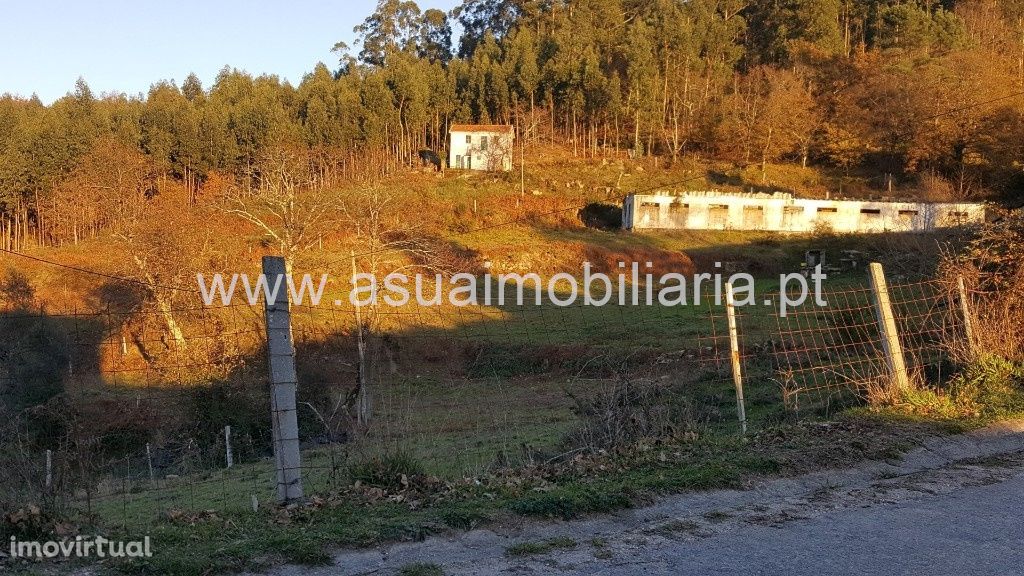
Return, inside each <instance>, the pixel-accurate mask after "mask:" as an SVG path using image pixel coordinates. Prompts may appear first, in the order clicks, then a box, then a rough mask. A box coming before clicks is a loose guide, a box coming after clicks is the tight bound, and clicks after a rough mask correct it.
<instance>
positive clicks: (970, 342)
mask: <svg viewBox="0 0 1024 576" xmlns="http://www.w3.org/2000/svg"><path fill="white" fill-rule="evenodd" d="M956 288H957V292H958V293H959V296H960V298H959V299H960V315H961V316H962V317H963V321H964V338H966V340H967V352H968V353H969V354H974V343H975V340H974V317H973V316H972V315H971V300H970V295H969V294H968V293H967V285H966V284H965V283H964V277H963V276H959V277H957V279H956Z"/></svg>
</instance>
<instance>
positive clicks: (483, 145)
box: [480, 136, 487, 152]
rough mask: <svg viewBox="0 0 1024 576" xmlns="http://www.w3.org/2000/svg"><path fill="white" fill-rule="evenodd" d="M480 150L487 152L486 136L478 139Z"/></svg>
mask: <svg viewBox="0 0 1024 576" xmlns="http://www.w3.org/2000/svg"><path fill="white" fill-rule="evenodd" d="M480 150H482V151H484V152H487V136H481V137H480Z"/></svg>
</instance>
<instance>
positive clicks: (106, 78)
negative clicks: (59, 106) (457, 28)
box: [0, 0, 460, 103]
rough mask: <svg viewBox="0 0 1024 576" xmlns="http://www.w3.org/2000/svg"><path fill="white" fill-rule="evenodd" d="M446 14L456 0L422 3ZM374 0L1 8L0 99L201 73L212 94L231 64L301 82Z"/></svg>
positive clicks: (7, 2)
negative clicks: (218, 77)
mask: <svg viewBox="0 0 1024 576" xmlns="http://www.w3.org/2000/svg"><path fill="white" fill-rule="evenodd" d="M417 3H418V4H419V6H420V9H422V10H426V9H428V8H440V9H442V10H445V11H448V10H450V9H451V8H453V7H454V6H455V5H456V4H458V3H460V2H459V0H420V1H419V2H417ZM376 5H377V2H376V0H290V1H287V2H280V1H279V2H261V1H260V0H250V1H247V2H246V1H242V0H206V1H197V0H162V1H153V0H135V1H123V0H117V1H115V0H96V1H81V0H67V1H65V2H52V1H47V0H35V1H26V0H0V14H2V17H0V94H3V93H12V94H18V95H21V96H25V97H28V96H31V95H32V94H33V93H35V94H37V95H38V96H39V98H40V99H41V100H42V101H43V102H45V103H50V102H52V101H53V100H55V99H57V98H60V97H61V96H63V95H65V94H66V93H68V92H70V91H72V90H73V89H74V85H75V80H77V79H78V77H82V78H84V79H85V80H86V82H88V83H89V87H90V88H91V89H92V91H93V93H94V94H102V93H107V92H124V93H126V94H129V95H136V94H140V93H141V94H145V93H146V92H147V91H148V90H149V87H150V85H152V84H153V83H155V82H156V81H158V80H170V79H173V80H174V81H175V82H177V84H178V85H179V86H180V85H181V82H182V80H184V79H185V77H186V76H188V74H189V72H195V73H196V74H197V75H198V76H199V79H200V80H202V81H203V86H204V87H206V88H209V86H210V84H212V82H213V79H214V78H215V77H216V75H217V72H218V71H219V70H220V69H222V68H223V67H224V66H225V65H229V66H231V67H234V68H239V69H242V70H246V71H248V72H250V73H252V74H263V73H267V74H276V75H278V76H279V77H281V78H283V79H287V80H289V81H291V83H292V84H298V83H299V81H301V80H302V76H303V75H304V74H306V73H307V72H310V71H312V69H313V67H314V66H315V65H316V63H317V62H324V63H325V64H327V65H328V66H329V67H330V68H331V69H333V68H335V66H336V65H337V62H338V57H337V55H336V54H333V53H332V52H331V47H333V46H334V44H335V43H336V42H338V41H339V40H342V41H344V42H346V43H347V44H348V45H349V46H352V45H353V40H354V38H355V34H354V33H353V32H352V27H353V26H355V25H357V24H359V23H360V22H362V21H363V20H364V19H365V18H366V17H367V16H369V15H370V14H371V13H372V12H373V10H374V9H375V8H376Z"/></svg>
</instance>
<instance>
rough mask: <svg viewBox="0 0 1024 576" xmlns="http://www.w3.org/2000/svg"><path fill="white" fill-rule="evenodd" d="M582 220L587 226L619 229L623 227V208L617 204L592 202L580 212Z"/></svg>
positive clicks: (601, 228)
mask: <svg viewBox="0 0 1024 576" xmlns="http://www.w3.org/2000/svg"><path fill="white" fill-rule="evenodd" d="M578 215H579V217H580V222H583V225H584V226H586V227H587V228H597V229H598V230H618V229H619V228H622V208H621V207H619V206H617V205H615V204H605V203H603V202H591V203H590V204H587V205H586V206H584V207H583V208H581V209H580V211H579V212H578Z"/></svg>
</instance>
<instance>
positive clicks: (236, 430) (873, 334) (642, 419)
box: [0, 273, 964, 526]
mask: <svg viewBox="0 0 1024 576" xmlns="http://www.w3.org/2000/svg"><path fill="white" fill-rule="evenodd" d="M641 293H642V292H641ZM888 295H889V299H890V300H891V308H892V315H893V316H894V318H895V321H896V326H897V331H898V340H899V343H900V344H901V348H902V353H903V355H904V356H905V359H906V365H907V367H908V371H909V372H910V373H911V374H912V375H914V377H919V378H921V379H922V380H923V381H927V382H930V383H936V382H941V381H942V380H943V379H944V378H946V377H948V376H949V371H950V364H949V353H948V346H949V342H950V340H951V339H954V340H955V339H962V338H963V333H964V318H963V315H962V313H961V312H962V307H961V306H960V305H959V301H958V299H957V298H958V295H957V293H956V291H955V289H954V290H951V289H949V287H948V286H946V285H945V284H944V283H942V282H939V281H936V280H924V281H917V282H904V283H899V284H894V285H892V286H889V287H888ZM876 296H877V294H876V293H875V291H874V290H873V288H872V287H870V286H869V285H868V284H867V282H866V277H860V274H859V273H850V274H849V275H848V276H846V277H843V278H839V279H836V280H834V281H831V280H830V282H829V283H827V284H826V285H825V290H824V292H823V294H822V297H823V298H824V300H825V301H826V302H827V305H825V306H820V305H817V304H816V303H815V302H813V301H808V302H806V303H804V304H801V305H798V306H793V305H787V310H786V314H785V315H782V314H781V312H782V306H783V301H784V300H786V302H787V303H788V300H787V297H788V295H786V294H779V293H777V292H776V293H767V294H764V295H759V296H758V298H763V301H760V302H758V303H757V305H754V306H740V307H735V308H733V309H732V310H730V307H729V306H728V305H727V303H726V302H724V301H716V300H715V296H714V295H713V294H710V293H707V294H703V295H702V297H701V298H700V299H699V300H700V302H699V304H697V303H693V304H691V305H689V306H685V307H683V306H665V305H658V304H655V305H651V306H648V305H645V304H639V305H632V304H630V303H629V300H630V299H629V298H626V299H625V300H626V303H624V304H619V303H618V298H617V295H613V298H612V299H611V300H612V303H611V304H609V305H606V306H587V305H583V304H574V305H571V306H556V305H555V304H554V303H552V302H547V301H545V302H542V303H541V304H540V305H533V304H532V303H530V304H527V305H524V306H512V305H510V306H492V307H455V306H447V305H444V306H437V307H430V308H423V307H413V306H411V305H410V306H405V307H399V308H380V309H367V308H364V309H362V310H360V313H361V318H362V322H363V325H362V330H361V329H360V325H359V324H358V323H357V322H356V321H355V318H356V315H355V310H354V309H352V308H351V307H347V306H334V307H330V306H321V307H317V306H292V308H291V332H292V336H293V340H294V349H295V360H296V367H297V374H298V393H297V413H298V429H299V440H300V444H301V448H302V483H303V487H304V489H305V492H306V494H307V495H308V494H318V493H329V492H332V491H336V490H339V489H341V488H343V487H345V486H348V485H351V483H352V482H353V480H354V479H358V478H360V477H361V476H360V475H361V474H365V470H366V463H367V462H372V461H373V460H374V459H377V460H380V459H381V458H385V457H391V458H394V457H402V458H406V459H408V460H409V461H412V462H415V467H416V468H417V469H420V470H421V471H422V472H423V473H424V474H429V475H435V476H437V477H439V478H447V479H456V478H463V477H467V476H470V477H471V476H477V475H482V474H486V473H488V472H493V471H496V470H500V469H502V468H507V467H518V466H530V465H535V464H537V463H543V462H550V461H554V460H557V459H559V458H563V457H566V455H571V454H574V453H576V452H578V451H581V450H590V449H595V448H604V447H608V446H613V445H615V443H617V442H621V441H625V440H629V439H631V438H637V437H643V436H658V435H663V434H672V433H678V432H679V431H680V430H681V429H691V428H692V429H697V430H700V429H708V428H713V429H718V430H722V431H726V432H733V431H738V430H739V429H740V424H739V420H741V419H742V420H744V423H743V425H744V426H747V425H749V426H750V427H752V428H753V429H757V428H758V427H764V426H770V425H772V424H775V423H778V422H781V421H784V420H787V419H792V418H795V417H805V416H816V415H820V414H822V413H827V412H829V411H832V410H836V409H838V408H842V407H845V406H848V405H850V404H851V403H853V402H857V401H859V400H860V399H862V398H863V397H864V396H865V395H866V394H869V393H870V391H871V389H872V388H873V387H878V386H884V385H886V383H887V382H889V381H890V380H891V376H892V375H891V374H890V371H891V366H890V364H889V363H888V362H887V354H890V353H891V351H890V350H888V349H887V347H886V342H885V336H884V332H883V331H882V330H880V319H879V304H878V300H877V297H876ZM642 299H643V298H641V300H642ZM730 313H733V314H735V316H734V318H735V321H736V330H735V332H730V328H729V315H730ZM0 333H2V334H3V335H4V338H3V342H5V343H4V344H3V345H2V348H0V354H2V355H0V361H2V363H3V364H4V367H5V370H4V371H3V373H2V376H0V378H2V380H0V394H2V395H3V397H4V398H5V402H4V405H6V406H7V407H8V408H7V409H6V410H7V412H6V413H4V414H0V416H2V417H3V422H2V424H0V434H2V437H0V439H2V449H0V460H2V462H0V464H2V465H0V487H2V488H0V502H7V503H9V504H8V505H16V504H19V503H26V502H42V503H45V504H47V505H49V506H52V507H54V508H56V509H59V510H63V511H67V512H71V513H74V514H80V515H82V516H83V517H85V518H88V519H89V521H91V522H95V523H97V524H107V525H126V526H127V525H137V524H145V523H151V522H153V521H155V520H157V519H159V518H161V517H167V516H168V515H170V516H171V517H175V516H180V515H188V514H197V513H202V514H209V513H222V512H231V511H246V510H252V509H260V508H261V507H265V506H267V505H268V504H269V503H272V502H274V501H275V494H276V493H275V488H276V482H277V481H276V480H275V462H274V459H273V457H272V456H273V442H274V440H273V434H272V430H271V425H270V424H271V418H270V416H269V415H270V411H271V407H270V404H271V402H270V389H271V380H270V370H269V366H268V362H267V339H266V333H267V330H266V325H265V316H264V313H263V309H262V308H261V307H250V306H224V307H213V308H207V307H202V308H182V309H167V308H165V309H152V310H150V309H141V310H126V311H120V312H112V311H104V312H102V313H95V312H92V313H76V312H70V313H64V314H47V313H44V312H38V313H32V312H24V311H22V312H12V313H9V314H0ZM14 335H17V336H18V337H17V338H14V337H13V336H14ZM360 336H362V337H363V339H364V342H363V351H362V354H360V346H359V340H360ZM734 351H735V354H734V353H733V352H734ZM360 389H361V390H360ZM740 390H741V391H742V397H743V401H742V402H739V403H738V402H737V393H738V391H740ZM357 392H358V393H357ZM359 394H362V395H363V398H364V400H365V403H366V404H365V408H366V414H364V415H363V416H362V417H360V415H359V413H358V412H359V409H358V397H359Z"/></svg>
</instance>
